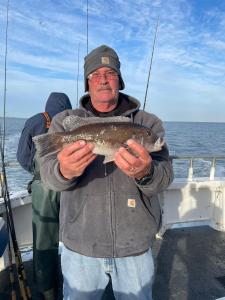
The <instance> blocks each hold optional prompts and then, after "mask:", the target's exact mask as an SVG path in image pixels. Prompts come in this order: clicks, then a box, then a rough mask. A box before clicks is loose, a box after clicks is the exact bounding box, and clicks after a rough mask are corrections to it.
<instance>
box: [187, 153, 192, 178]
mask: <svg viewBox="0 0 225 300" xmlns="http://www.w3.org/2000/svg"><path fill="white" fill-rule="evenodd" d="M187 180H188V181H192V180H193V158H190V164H189V168H188V177H187Z"/></svg>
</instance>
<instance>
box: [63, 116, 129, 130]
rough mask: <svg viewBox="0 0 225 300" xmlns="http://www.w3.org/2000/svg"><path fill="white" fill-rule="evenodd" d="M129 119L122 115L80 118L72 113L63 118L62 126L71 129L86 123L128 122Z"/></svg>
mask: <svg viewBox="0 0 225 300" xmlns="http://www.w3.org/2000/svg"><path fill="white" fill-rule="evenodd" d="M130 121H131V120H130V118H128V117H122V116H117V117H106V118H100V117H89V118H81V117H78V116H73V115H72V116H67V117H66V118H65V119H64V120H63V126H64V128H65V130H68V131H71V130H75V129H77V128H79V127H81V126H83V125H87V124H96V123H109V122H130Z"/></svg>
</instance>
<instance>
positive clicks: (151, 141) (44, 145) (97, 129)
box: [33, 118, 164, 162]
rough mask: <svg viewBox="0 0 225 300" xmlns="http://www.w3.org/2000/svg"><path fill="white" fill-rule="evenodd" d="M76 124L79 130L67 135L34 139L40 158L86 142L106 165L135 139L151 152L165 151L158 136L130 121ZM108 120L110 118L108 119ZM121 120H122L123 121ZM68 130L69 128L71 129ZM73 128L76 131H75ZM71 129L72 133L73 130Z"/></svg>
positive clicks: (51, 134)
mask: <svg viewBox="0 0 225 300" xmlns="http://www.w3.org/2000/svg"><path fill="white" fill-rule="evenodd" d="M88 119H90V118H87V119H85V120H86V123H84V124H81V125H80V124H76V126H73V127H76V128H75V129H73V130H71V131H65V132H54V133H46V134H42V135H39V136H36V137H34V138H33V141H34V143H35V145H36V150H37V152H38V154H39V156H40V157H42V156H45V155H47V154H49V153H52V152H58V151H60V150H61V149H62V148H63V147H64V146H65V145H67V144H71V143H73V142H76V141H78V140H84V141H86V142H87V143H92V144H93V145H94V150H93V152H94V153H95V154H99V155H104V156H105V161H104V162H108V161H112V160H113V157H114V155H115V153H116V152H117V151H118V149H119V148H120V147H121V146H126V142H127V140H129V139H133V140H135V141H137V142H138V143H140V144H141V145H143V146H144V147H145V148H146V149H147V150H148V151H149V152H155V151H159V150H161V149H162V146H163V144H164V140H163V139H162V138H161V137H158V136H157V135H156V134H154V133H153V132H152V131H151V130H150V129H149V128H146V127H144V126H142V125H140V124H135V123H131V122H130V121H129V122H127V121H118V119H117V120H116V121H113V120H114V118H110V121H109V120H107V121H104V120H101V121H99V122H98V120H99V119H103V118H94V119H95V120H94V122H93V120H91V121H90V123H88ZM106 119H107V118H106ZM119 120H120V119H119ZM67 128H68V127H67ZM71 128H72V127H71ZM71 128H70V129H71Z"/></svg>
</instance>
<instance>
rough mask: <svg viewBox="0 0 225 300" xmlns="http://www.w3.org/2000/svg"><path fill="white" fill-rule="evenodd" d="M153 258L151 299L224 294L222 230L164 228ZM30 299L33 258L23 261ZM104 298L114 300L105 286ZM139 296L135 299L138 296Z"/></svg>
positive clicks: (5, 289) (5, 284) (4, 297)
mask: <svg viewBox="0 0 225 300" xmlns="http://www.w3.org/2000/svg"><path fill="white" fill-rule="evenodd" d="M153 253H154V256H155V261H156V278H155V284H154V289H153V296H154V300H215V299H219V298H222V297H225V233H224V232H220V231H216V230H213V229H211V228H210V227H208V226H201V227H191V228H180V229H173V230H167V231H166V233H165V234H164V236H163V239H162V240H156V241H155V243H154V247H153ZM24 266H25V269H26V273H27V277H28V280H29V285H30V287H31V290H32V295H33V296H32V299H34V300H40V299H42V298H40V296H38V295H37V291H36V289H35V286H34V285H33V283H32V262H31V261H29V262H25V263H24ZM8 299H11V298H10V284H9V276H8V273H7V272H6V271H3V272H1V273H0V300H8ZM103 299H104V300H113V299H114V297H113V296H112V293H111V289H110V287H108V289H107V291H106V292H105V295H104V297H103ZM137 300H138V299H137Z"/></svg>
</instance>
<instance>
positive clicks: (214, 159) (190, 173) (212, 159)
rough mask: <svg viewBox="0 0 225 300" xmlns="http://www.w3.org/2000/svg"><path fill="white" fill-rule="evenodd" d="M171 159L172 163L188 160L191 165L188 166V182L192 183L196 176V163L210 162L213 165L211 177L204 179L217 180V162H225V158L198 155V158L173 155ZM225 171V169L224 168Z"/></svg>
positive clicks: (211, 166)
mask: <svg viewBox="0 0 225 300" xmlns="http://www.w3.org/2000/svg"><path fill="white" fill-rule="evenodd" d="M170 159H171V160H172V162H174V160H182V161H184V160H186V161H188V163H189V166H188V175H187V180H188V181H192V180H193V178H194V176H193V174H194V161H196V160H200V159H201V160H204V161H210V162H211V165H210V168H209V169H210V171H209V176H204V177H209V180H215V174H216V166H217V162H218V161H221V160H222V161H224V162H225V156H221V155H218V156H203V155H197V156H186V155H171V156H170ZM224 170H225V168H224Z"/></svg>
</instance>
